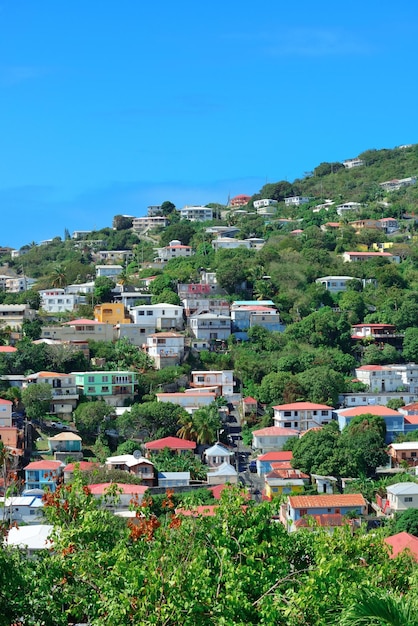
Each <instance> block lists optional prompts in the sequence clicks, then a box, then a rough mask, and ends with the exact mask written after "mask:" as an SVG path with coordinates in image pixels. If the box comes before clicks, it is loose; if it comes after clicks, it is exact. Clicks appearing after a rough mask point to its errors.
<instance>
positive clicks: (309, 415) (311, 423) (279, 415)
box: [273, 402, 334, 431]
mask: <svg viewBox="0 0 418 626" xmlns="http://www.w3.org/2000/svg"><path fill="white" fill-rule="evenodd" d="M273 410H274V416H273V420H274V425H275V426H277V427H279V428H293V429H294V430H297V431H301V430H309V428H315V427H318V426H324V425H325V424H328V423H329V422H330V421H331V420H332V412H333V411H334V409H333V407H330V406H327V405H326V404H316V403H314V402H292V403H290V404H279V405H277V406H274V407H273Z"/></svg>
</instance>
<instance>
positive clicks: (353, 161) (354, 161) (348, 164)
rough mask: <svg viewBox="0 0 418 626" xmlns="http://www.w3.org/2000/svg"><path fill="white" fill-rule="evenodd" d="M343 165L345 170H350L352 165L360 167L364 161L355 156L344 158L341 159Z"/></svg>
mask: <svg viewBox="0 0 418 626" xmlns="http://www.w3.org/2000/svg"><path fill="white" fill-rule="evenodd" d="M343 165H344V167H345V169H346V170H351V169H352V168H353V167H361V166H362V165H364V161H363V159H359V158H358V157H356V158H355V159H346V160H345V161H343Z"/></svg>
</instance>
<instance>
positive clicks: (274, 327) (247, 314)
mask: <svg viewBox="0 0 418 626" xmlns="http://www.w3.org/2000/svg"><path fill="white" fill-rule="evenodd" d="M231 320H232V332H233V333H234V334H235V335H236V336H237V338H238V339H243V340H246V339H248V335H247V333H246V331H247V330H248V329H249V328H252V327H253V326H261V327H262V328H265V329H266V330H269V331H271V332H273V331H274V332H283V331H284V329H285V326H284V324H283V323H282V321H281V319H280V314H279V312H278V310H277V309H276V307H275V306H270V305H266V304H263V303H262V302H257V300H255V301H254V302H251V301H250V302H245V301H244V302H241V301H236V302H233V303H232V306H231Z"/></svg>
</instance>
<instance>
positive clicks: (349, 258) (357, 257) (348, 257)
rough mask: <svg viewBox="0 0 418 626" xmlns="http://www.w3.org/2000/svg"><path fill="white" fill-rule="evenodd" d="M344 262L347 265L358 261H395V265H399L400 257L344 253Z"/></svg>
mask: <svg viewBox="0 0 418 626" xmlns="http://www.w3.org/2000/svg"><path fill="white" fill-rule="evenodd" d="M342 257H343V260H344V261H345V262H346V263H353V262H356V261H368V260H370V259H387V260H388V261H394V262H395V263H399V261H400V257H399V256H395V255H393V254H391V253H390V252H370V251H369V252H356V251H350V252H344V253H343V255H342Z"/></svg>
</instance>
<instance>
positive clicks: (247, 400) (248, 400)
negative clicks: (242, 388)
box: [243, 396, 257, 404]
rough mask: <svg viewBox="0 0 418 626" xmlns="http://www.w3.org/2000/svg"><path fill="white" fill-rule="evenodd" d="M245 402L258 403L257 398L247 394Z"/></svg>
mask: <svg viewBox="0 0 418 626" xmlns="http://www.w3.org/2000/svg"><path fill="white" fill-rule="evenodd" d="M243 402H244V403H245V404H257V400H256V399H255V398H253V397H252V396H247V397H246V398H244V400H243Z"/></svg>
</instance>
